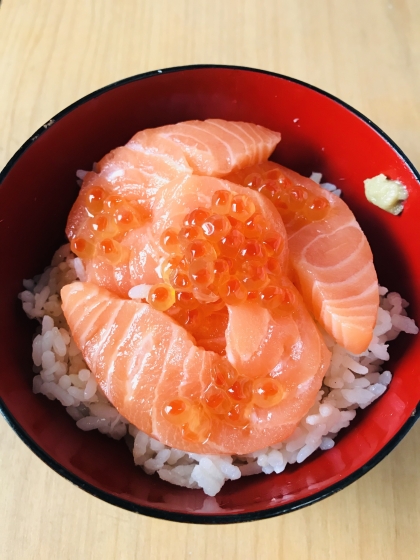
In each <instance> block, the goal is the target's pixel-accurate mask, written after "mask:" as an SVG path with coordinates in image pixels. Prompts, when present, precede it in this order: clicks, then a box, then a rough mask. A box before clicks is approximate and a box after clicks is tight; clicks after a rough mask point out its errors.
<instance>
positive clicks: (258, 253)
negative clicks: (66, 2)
mask: <svg viewBox="0 0 420 560" xmlns="http://www.w3.org/2000/svg"><path fill="white" fill-rule="evenodd" d="M239 257H240V258H241V259H243V260H246V261H249V260H254V261H258V262H260V263H265V261H266V260H267V251H266V249H265V247H264V245H263V244H261V243H259V242H258V241H257V240H256V239H247V240H246V241H245V243H244V244H243V245H242V247H241V249H240V251H239Z"/></svg>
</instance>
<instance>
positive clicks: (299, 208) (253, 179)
mask: <svg viewBox="0 0 420 560" xmlns="http://www.w3.org/2000/svg"><path fill="white" fill-rule="evenodd" d="M243 185H244V186H246V187H249V188H251V189H253V190H256V191H258V192H260V193H261V194H263V195H264V196H266V197H267V198H269V199H270V200H271V202H272V203H273V204H274V206H275V207H276V208H277V210H278V211H279V213H280V215H281V216H282V218H283V220H285V221H286V222H288V221H291V220H294V221H295V225H296V226H297V227H302V226H304V225H305V224H307V223H308V222H315V221H318V220H323V219H324V218H325V217H326V215H327V214H328V212H329V209H330V203H329V202H328V200H327V199H326V198H325V197H323V196H315V195H314V194H313V193H312V192H311V191H309V190H308V189H306V188H305V187H303V186H301V185H295V184H294V183H293V182H292V181H291V180H290V179H289V178H288V177H286V175H285V174H284V173H283V171H282V170H281V169H276V168H274V169H270V170H268V171H266V172H264V171H261V172H258V171H254V172H253V173H250V174H249V175H248V176H247V177H245V179H244V180H243Z"/></svg>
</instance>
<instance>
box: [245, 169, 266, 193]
mask: <svg viewBox="0 0 420 560" xmlns="http://www.w3.org/2000/svg"><path fill="white" fill-rule="evenodd" d="M262 184H263V178H262V175H261V173H250V174H249V175H248V176H247V177H245V180H244V186H245V187H249V188H250V189H254V190H256V191H257V190H258V189H259V188H260V187H261V186H262Z"/></svg>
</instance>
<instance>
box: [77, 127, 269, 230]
mask: <svg viewBox="0 0 420 560" xmlns="http://www.w3.org/2000/svg"><path fill="white" fill-rule="evenodd" d="M279 141H280V134H279V133H278V132H273V131H271V130H268V129H267V128H264V127H262V126H259V125H255V124H250V123H243V122H231V121H229V122H228V121H223V120H221V119H209V120H207V121H187V122H184V123H178V124H174V125H168V126H163V127H160V128H154V129H147V130H143V131H141V132H138V133H137V134H135V135H134V136H133V138H132V139H131V140H130V141H129V142H128V143H127V144H126V146H122V147H120V148H116V149H115V150H112V151H111V152H110V153H109V154H107V155H106V156H105V157H103V158H102V159H101V161H100V162H99V164H97V172H90V173H88V174H87V176H86V178H85V179H84V181H83V185H82V189H81V192H80V196H79V197H78V199H77V200H76V202H75V204H74V206H73V208H72V210H71V212H70V215H69V218H68V221H67V228H66V234H67V237H68V238H69V239H72V238H73V237H75V236H76V235H77V234H78V231H79V230H80V228H81V227H82V224H83V223H84V221H85V219H86V210H85V204H84V199H85V196H86V195H87V193H89V191H90V190H91V189H92V188H95V187H101V188H102V189H104V190H105V191H106V192H107V193H108V194H109V193H116V194H118V195H120V196H122V197H124V198H125V199H127V200H129V201H131V202H134V203H135V204H137V205H139V204H140V205H144V206H145V207H146V208H148V209H150V208H151V207H152V206H153V201H154V197H155V195H156V193H157V191H158V190H159V189H160V188H161V187H162V186H163V185H166V184H168V183H170V182H171V181H174V182H175V183H177V182H179V181H181V180H182V179H184V178H186V177H187V176H190V175H191V174H192V173H193V172H194V173H197V174H200V175H210V176H215V177H219V176H223V175H227V174H228V173H231V172H232V171H236V170H237V169H240V168H242V167H246V166H249V165H254V164H256V163H261V162H263V161H265V160H266V159H268V157H269V156H270V155H271V153H272V151H273V150H274V148H275V147H276V145H277V144H278V142H279Z"/></svg>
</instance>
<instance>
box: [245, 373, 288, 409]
mask: <svg viewBox="0 0 420 560" xmlns="http://www.w3.org/2000/svg"><path fill="white" fill-rule="evenodd" d="M283 398H284V389H283V387H282V385H281V383H280V382H279V381H278V380H277V379H272V378H266V377H260V378H258V379H255V380H254V381H253V386H252V401H253V403H254V404H255V405H256V406H259V407H260V408H271V407H272V406H275V405H276V404H279V403H280V402H281V401H282V400H283Z"/></svg>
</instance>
